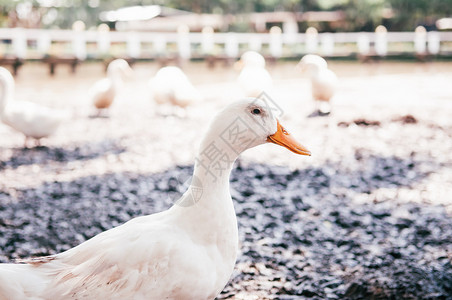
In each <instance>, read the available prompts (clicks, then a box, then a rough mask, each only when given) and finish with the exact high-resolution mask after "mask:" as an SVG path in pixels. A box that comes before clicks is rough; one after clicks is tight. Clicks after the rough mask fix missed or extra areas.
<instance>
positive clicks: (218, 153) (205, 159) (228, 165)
mask: <svg viewBox="0 0 452 300" xmlns="http://www.w3.org/2000/svg"><path fill="white" fill-rule="evenodd" d="M240 150H241V149H239V150H237V149H236V147H234V145H233V144H230V143H228V142H227V141H225V139H224V138H222V136H221V135H218V136H212V135H208V136H206V138H205V139H204V140H203V142H202V143H201V147H200V150H199V152H198V155H197V156H196V158H195V168H194V172H193V177H194V178H196V180H198V181H199V182H200V184H202V187H203V189H204V190H205V191H206V192H209V189H213V190H216V191H218V190H221V188H227V189H228V191H229V176H230V174H231V170H232V167H233V165H234V162H235V160H236V159H237V157H238V156H239V154H240V152H241V151H240Z"/></svg>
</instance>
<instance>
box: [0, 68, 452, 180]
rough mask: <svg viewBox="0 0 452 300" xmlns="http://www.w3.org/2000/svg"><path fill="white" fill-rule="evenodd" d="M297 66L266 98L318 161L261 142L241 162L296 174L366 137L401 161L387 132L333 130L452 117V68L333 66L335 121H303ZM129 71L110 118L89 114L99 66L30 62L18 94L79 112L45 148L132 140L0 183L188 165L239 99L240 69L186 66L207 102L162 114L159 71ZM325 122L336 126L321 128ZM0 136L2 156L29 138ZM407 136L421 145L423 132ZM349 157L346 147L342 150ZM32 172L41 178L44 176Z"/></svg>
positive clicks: (307, 100)
mask: <svg viewBox="0 0 452 300" xmlns="http://www.w3.org/2000/svg"><path fill="white" fill-rule="evenodd" d="M295 64H296V63H295V62H284V63H277V64H275V65H269V66H268V70H269V71H270V73H271V75H272V77H273V79H274V89H273V90H272V91H271V92H270V94H271V97H272V98H273V99H274V101H275V102H277V103H278V104H279V105H280V106H281V108H282V109H283V111H284V114H283V116H282V121H283V122H284V124H285V126H286V127H287V128H288V129H289V130H290V131H292V132H293V133H294V135H295V136H296V137H297V138H298V139H299V140H300V141H301V142H302V143H303V144H305V145H306V146H307V147H308V148H309V149H310V150H311V151H312V153H313V156H312V157H311V158H305V157H297V156H295V155H293V154H292V153H288V152H286V151H285V150H284V149H279V148H277V147H274V146H272V145H265V146H261V147H258V148H256V149H252V150H250V151H248V152H246V153H245V154H244V155H243V158H244V159H245V160H257V161H260V162H265V163H270V164H275V163H276V164H287V165H289V166H291V167H293V168H295V167H303V166H306V165H312V164H321V163H322V162H323V161H325V160H341V159H343V157H342V156H341V155H339V153H335V149H331V148H330V149H328V147H326V145H328V143H329V141H331V139H342V140H343V147H344V148H348V147H350V153H351V152H352V151H353V148H354V147H355V146H357V145H356V143H360V144H361V146H362V142H363V141H361V140H364V142H365V143H372V144H375V143H377V144H378V143H380V144H381V147H379V148H378V151H381V152H382V153H384V154H388V155H389V154H399V155H402V156H403V155H408V154H409V153H410V151H411V150H415V149H409V146H408V145H406V144H402V145H399V146H397V145H394V144H392V145H384V143H385V142H386V141H385V140H384V139H381V138H379V134H380V135H381V134H384V135H386V138H387V135H388V134H390V133H391V131H387V130H384V131H383V130H382V129H380V131H382V132H380V133H379V132H373V133H369V130H365V131H363V132H360V131H359V129H357V130H358V131H357V132H354V131H350V132H347V134H345V135H344V134H343V133H341V134H339V133H337V130H338V127H337V126H336V125H337V123H339V122H341V121H350V120H352V119H354V118H367V119H370V120H384V119H390V118H391V117H394V116H396V115H404V114H414V115H415V116H416V117H417V118H420V119H428V120H429V122H431V123H433V124H437V125H441V124H442V123H443V122H447V121H448V120H449V119H450V113H451V111H452V85H451V82H452V63H444V62H432V63H402V62H400V63H399V62H380V63H370V64H361V63H358V62H334V61H333V62H330V68H331V69H332V70H333V71H335V72H336V74H337V75H338V77H339V78H340V87H339V91H338V93H337V95H336V96H335V98H334V99H333V105H334V112H333V115H332V116H331V117H330V118H320V119H318V118H306V117H307V116H308V115H309V114H310V113H311V112H312V110H313V109H314V106H313V103H312V100H311V95H310V84H309V81H308V80H307V79H306V78H304V77H303V76H302V75H301V74H299V73H298V71H297V70H296V69H295ZM133 68H134V70H135V77H134V78H133V79H132V80H130V81H129V82H127V83H126V86H125V89H124V90H123V92H122V94H121V96H120V99H118V101H116V102H115V103H114V105H113V107H112V109H111V112H110V118H108V119H93V118H88V116H90V115H92V114H93V113H94V109H93V106H92V104H91V103H90V100H89V96H88V89H89V87H90V86H91V85H92V84H93V82H95V81H96V80H98V79H99V78H102V77H103V76H105V74H104V66H103V65H102V64H100V63H84V64H81V65H80V66H79V67H78V69H77V72H76V73H75V74H71V73H70V71H69V68H68V67H67V66H64V65H62V66H58V67H57V70H56V75H55V76H53V77H50V76H49V75H48V69H47V66H46V65H43V64H40V63H29V64H25V65H24V66H23V67H22V68H21V69H20V72H19V75H18V77H17V78H16V98H17V99H20V100H29V101H35V102H37V103H41V104H45V105H48V106H51V107H58V108H64V109H68V110H70V111H72V112H73V113H74V116H73V118H72V119H69V120H67V122H65V123H64V124H63V125H62V126H61V128H60V129H59V130H58V131H57V133H56V134H55V135H53V136H51V137H49V138H47V139H44V140H43V144H44V145H46V146H48V147H62V148H67V147H69V148H74V147H82V148H83V147H84V146H86V145H87V144H90V145H92V144H96V143H98V144H101V143H104V142H106V141H108V142H109V143H113V144H119V145H120V144H121V143H124V144H127V151H124V152H122V153H121V154H119V155H114V156H112V155H108V153H106V154H105V155H102V154H101V153H99V155H97V156H96V157H94V158H93V159H89V160H85V161H81V162H80V161H74V162H71V163H68V164H66V163H64V164H61V165H58V164H57V165H56V166H52V167H51V169H50V170H49V169H47V170H46V172H41V170H40V169H41V168H47V167H46V166H45V165H41V166H36V165H33V164H31V165H25V166H21V167H20V168H19V169H18V170H15V172H19V174H21V176H20V177H16V176H14V178H12V177H11V176H8V170H5V171H3V172H1V173H0V178H1V179H2V180H0V184H1V185H2V186H3V187H7V188H14V187H18V186H27V185H30V184H31V185H37V184H40V183H41V182H42V181H46V180H55V179H58V180H62V179H67V180H68V179H71V178H73V177H74V176H85V175H95V174H103V173H105V172H117V171H126V170H130V171H134V172H145V173H148V172H155V171H161V170H163V169H165V168H168V167H170V166H172V165H174V164H192V162H193V160H194V156H195V153H196V149H197V146H198V144H199V140H200V139H201V137H202V135H203V133H204V130H205V129H206V126H207V125H208V122H209V121H210V119H211V118H212V117H213V116H214V114H215V113H216V112H217V111H218V110H219V109H221V107H223V106H224V105H225V104H227V103H229V102H231V101H234V100H235V99H238V98H240V97H241V91H240V89H239V88H238V86H237V84H236V81H235V80H236V78H237V76H238V73H237V71H236V70H234V69H233V68H232V67H223V66H222V65H221V64H219V65H217V66H216V67H215V68H214V69H209V68H207V66H206V64H204V63H191V64H187V65H185V66H184V67H183V69H184V71H185V72H186V74H187V75H188V76H189V78H190V79H191V80H192V82H193V84H194V85H195V86H196V87H197V88H198V89H199V91H200V92H201V93H202V95H203V96H204V98H205V100H204V101H203V102H201V103H199V104H196V105H194V106H192V107H190V108H189V109H188V113H187V116H186V117H182V118H181V117H167V118H165V117H163V116H161V115H158V114H156V111H157V110H158V108H157V107H156V105H155V104H154V103H153V101H152V99H151V96H150V91H149V87H148V81H149V79H150V78H151V77H152V76H153V75H154V74H155V72H156V71H157V70H158V68H159V65H158V64H156V63H139V64H135V65H134V67H133ZM176 113H179V114H178V115H181V114H180V112H176ZM182 115H183V114H182ZM325 124H329V125H330V126H326V127H325V126H324V125H325ZM341 132H342V131H341ZM0 134H1V135H2V136H3V137H5V138H2V139H1V142H0V147H1V151H2V152H3V154H2V157H3V158H5V157H8V156H10V155H12V151H13V150H12V149H14V148H18V147H21V146H22V145H23V136H22V135H21V134H19V133H17V132H14V131H13V130H12V129H10V128H8V127H6V126H4V125H0ZM394 134H401V135H402V134H404V133H403V132H394ZM410 134H411V133H410ZM355 135H357V137H358V138H359V139H357V137H356V136H355ZM366 135H369V136H368V138H364V139H362V138H363V137H364V136H366ZM406 138H411V139H413V140H416V141H419V143H422V142H423V140H422V137H421V136H416V135H414V136H412V137H406ZM396 140H397V139H396ZM358 141H359V142H358ZM332 145H334V143H332ZM431 150H432V151H434V150H435V149H431ZM93 151H95V150H93ZM344 151H346V149H342V150H341V152H340V153H344ZM373 151H376V150H373ZM111 160H118V163H115V164H111V163H110V161H111ZM129 162H133V163H129ZM74 169H77V172H76V173H74V172H72V171H73V170H74ZM36 173H39V174H40V176H39V177H38V178H36Z"/></svg>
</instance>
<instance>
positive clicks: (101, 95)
mask: <svg viewBox="0 0 452 300" xmlns="http://www.w3.org/2000/svg"><path fill="white" fill-rule="evenodd" d="M132 74H133V71H132V68H130V66H129V64H128V63H127V61H125V60H124V59H115V60H113V61H112V62H110V63H109V64H108V67H107V77H106V78H103V79H100V80H99V81H97V82H95V83H94V84H93V86H92V87H91V88H90V91H89V94H90V98H91V101H92V102H93V104H94V106H95V107H96V108H97V110H98V115H100V114H101V111H102V110H104V109H107V108H109V107H110V106H111V105H112V103H113V101H114V100H115V98H116V96H117V95H118V94H119V92H120V91H121V90H122V88H123V86H124V79H126V78H129V77H132Z"/></svg>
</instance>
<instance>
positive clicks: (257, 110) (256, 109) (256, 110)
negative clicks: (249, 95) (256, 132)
mask: <svg viewBox="0 0 452 300" xmlns="http://www.w3.org/2000/svg"><path fill="white" fill-rule="evenodd" d="M251 113H252V114H253V115H259V114H260V113H261V110H260V109H259V108H255V109H253V110H252V111H251Z"/></svg>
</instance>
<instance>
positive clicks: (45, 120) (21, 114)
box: [1, 101, 70, 140]
mask: <svg viewBox="0 0 452 300" xmlns="http://www.w3.org/2000/svg"><path fill="white" fill-rule="evenodd" d="M69 117H70V114H69V113H68V112H66V111H64V110H57V109H54V108H49V107H45V106H41V105H38V104H36V103H33V102H28V101H11V102H10V103H8V106H7V107H6V108H5V111H4V114H3V115H2V116H1V120H2V122H3V123H4V124H6V125H8V126H10V127H11V128H13V129H15V130H17V131H20V132H22V133H23V134H24V135H25V136H26V137H31V138H34V139H37V140H39V139H41V138H44V137H47V136H49V135H52V134H53V133H54V132H55V131H56V130H57V129H58V127H59V125H60V124H61V123H62V122H63V121H64V120H65V119H67V118H69Z"/></svg>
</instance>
